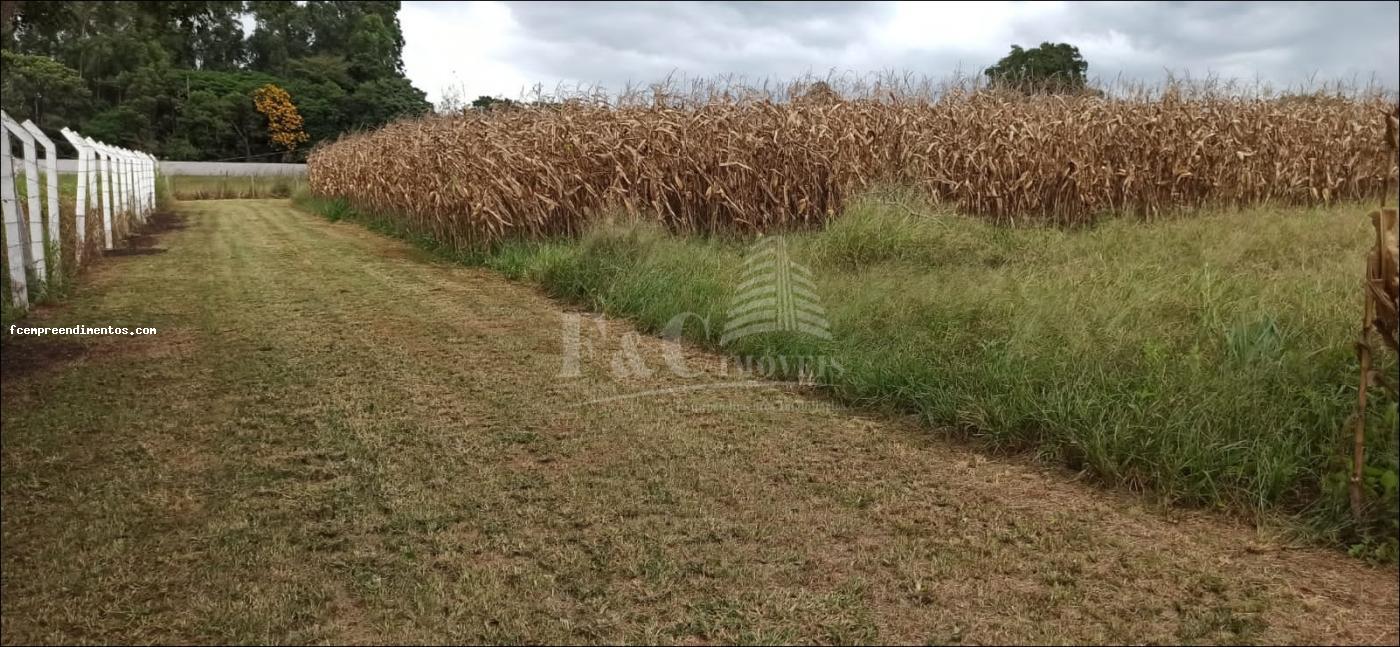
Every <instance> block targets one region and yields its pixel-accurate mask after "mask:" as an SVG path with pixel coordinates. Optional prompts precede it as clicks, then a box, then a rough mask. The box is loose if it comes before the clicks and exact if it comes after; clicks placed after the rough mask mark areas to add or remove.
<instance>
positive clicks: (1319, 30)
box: [405, 2, 1400, 94]
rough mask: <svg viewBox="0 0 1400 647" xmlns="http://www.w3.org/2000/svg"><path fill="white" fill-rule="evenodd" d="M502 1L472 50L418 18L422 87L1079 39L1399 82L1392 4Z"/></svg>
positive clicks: (938, 59) (991, 51) (1109, 62)
mask: <svg viewBox="0 0 1400 647" xmlns="http://www.w3.org/2000/svg"><path fill="white" fill-rule="evenodd" d="M406 4H407V5H410V8H412V9H414V10H415V11H413V12H412V14H413V15H415V16H417V17H418V18H416V20H424V21H426V20H437V21H439V22H441V21H450V20H451V19H452V16H453V15H454V14H453V13H452V12H454V11H457V12H460V11H461V10H460V9H451V8H447V7H445V5H450V4H451V3H443V4H436V3H429V4H419V3H406ZM495 11H497V12H498V13H499V14H501V15H505V16H508V20H507V22H508V25H507V26H508V29H502V30H500V33H489V34H487V35H489V36H491V37H492V38H493V40H500V43H498V44H494V45H492V46H491V48H490V49H489V51H486V52H484V53H483V52H482V51H479V48H478V50H473V51H472V52H471V53H470V55H467V54H465V53H464V52H462V51H461V49H462V47H463V46H462V45H456V47H457V50H456V51H454V50H453V47H454V45H453V44H452V43H450V42H449V43H423V42H415V39H414V31H415V26H414V24H413V23H410V22H406V23H405V33H406V36H407V39H408V47H409V52H407V53H406V58H410V57H408V56H407V54H414V55H413V56H412V57H411V59H412V60H411V61H410V62H412V61H423V63H416V64H411V65H410V69H409V73H410V75H411V76H414V78H415V80H418V75H423V76H425V77H431V78H425V79H424V83H423V87H424V89H426V90H429V91H430V92H434V91H436V90H438V89H439V88H438V86H436V85H434V83H435V82H439V79H440V78H441V75H440V74H439V73H438V72H437V70H435V69H433V65H434V64H433V61H435V60H451V61H454V63H453V65H454V67H453V69H454V70H456V69H457V67H456V66H457V65H460V66H461V68H462V69H463V70H464V71H463V72H462V73H461V75H460V78H461V79H462V80H463V82H464V83H466V84H467V85H471V86H472V89H473V90H474V91H475V90H476V89H477V87H480V88H481V89H482V90H483V91H486V92H492V93H504V94H513V93H515V92H517V91H518V89H519V84H520V83H522V82H526V83H533V82H541V83H544V84H545V85H546V86H548V85H552V84H554V83H556V82H565V83H568V84H574V83H579V84H594V83H597V84H601V85H603V86H604V87H606V88H608V89H611V90H617V89H621V87H622V86H623V85H625V84H626V83H628V82H629V81H630V82H633V83H643V84H644V83H649V82H653V81H657V80H660V79H662V78H664V77H666V76H667V75H670V74H672V73H677V74H680V75H682V76H685V77H691V78H694V77H710V76H725V75H730V76H737V77H742V78H745V79H751V80H752V79H764V78H768V79H786V78H790V77H793V76H798V75H802V74H808V73H811V74H816V75H825V74H827V73H828V72H830V71H836V72H838V73H852V74H863V73H871V72H882V71H890V70H893V71H899V72H911V73H914V74H918V75H925V76H929V77H932V78H935V79H939V78H945V77H948V76H951V75H952V74H953V73H954V72H955V71H960V72H962V73H963V74H976V73H978V71H979V70H980V69H981V68H983V67H985V66H987V65H989V64H991V63H994V62H995V61H996V60H997V59H998V58H999V57H1001V56H1002V55H1004V54H1005V53H1006V51H1007V50H1008V48H1009V47H1010V45H1011V44H1013V43H1016V44H1020V45H1023V46H1034V45H1037V44H1039V43H1040V42H1042V41H1066V42H1070V43H1073V44H1075V45H1077V46H1079V48H1080V50H1081V52H1082V53H1083V54H1084V56H1085V58H1086V60H1088V61H1089V65H1090V74H1091V75H1093V76H1097V77H1099V78H1100V79H1105V80H1113V79H1115V78H1124V79H1127V80H1139V81H1146V82H1155V81H1158V80H1161V79H1162V78H1163V77H1164V76H1165V74H1166V71H1167V70H1170V71H1172V72H1174V73H1177V74H1181V73H1186V74H1190V75H1191V76H1193V77H1197V78H1199V77H1203V76H1206V75H1212V74H1213V75H1216V76H1220V77H1226V78H1235V79H1239V80H1242V81H1254V80H1255V79H1259V80H1262V81H1265V82H1269V83H1271V84H1274V85H1275V86H1292V85H1296V84H1299V83H1303V82H1305V81H1306V80H1308V79H1309V78H1315V79H1317V80H1329V81H1330V80H1339V79H1345V80H1353V79H1354V80H1357V81H1360V82H1366V81H1368V80H1370V79H1372V77H1374V79H1375V80H1376V81H1378V82H1379V83H1380V84H1382V85H1385V86H1387V87H1390V88H1392V89H1394V88H1396V87H1400V37H1398V36H1397V24H1400V5H1397V3H1395V2H1351V3H1252V2H1251V3H1224V2H1221V3H1176V2H1173V3H1137V2H1134V3H1097V2H1095V3H1082V4H1080V3H1067V4H1059V5H1056V4H1049V3H1024V4H1023V3H1012V4H1007V3H936V4H935V3H928V4H922V3H921V4H916V5H905V6H901V5H899V4H898V3H888V2H881V3H843V2H814V3H808V2H764V3H729V2H666V3H607V2H559V3H544V2H519V3H506V4H505V7H504V8H499V9H497V10H495ZM405 15H409V12H405ZM420 29H424V30H429V29H430V28H429V27H420ZM437 29H445V27H442V26H439V27H437ZM439 40H441V39H439ZM415 48H440V51H438V50H433V51H431V52H429V51H426V50H422V49H419V50H417V52H416V53H415ZM454 54H455V55H454ZM483 57H484V59H487V60H483ZM478 63H479V65H478ZM473 67H483V68H485V67H489V68H490V69H491V70H493V72H492V74H493V76H492V79H495V78H500V79H508V80H510V81H511V82H514V83H515V84H516V86H515V87H499V88H498V87H495V86H496V85H502V86H504V85H505V81H501V82H499V83H497V82H496V81H494V80H482V79H485V77H483V76H482V74H477V75H475V77H474V76H473V74H472V73H471V70H472V69H473ZM434 75H436V76H434ZM454 78H456V77H454ZM473 83H475V85H473ZM493 84H494V85H493Z"/></svg>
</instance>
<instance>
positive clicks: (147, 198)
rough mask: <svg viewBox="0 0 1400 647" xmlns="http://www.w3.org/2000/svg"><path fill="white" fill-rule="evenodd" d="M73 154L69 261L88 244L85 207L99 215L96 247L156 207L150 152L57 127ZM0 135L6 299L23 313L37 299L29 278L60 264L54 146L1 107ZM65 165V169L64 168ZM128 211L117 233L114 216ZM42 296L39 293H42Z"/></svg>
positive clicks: (109, 244) (108, 244)
mask: <svg viewBox="0 0 1400 647" xmlns="http://www.w3.org/2000/svg"><path fill="white" fill-rule="evenodd" d="M60 132H61V133H62V134H63V138H64V139H66V140H68V143H69V144H70V145H72V147H73V150H74V151H76V152H77V155H78V159H77V165H76V170H77V175H78V177H77V186H76V195H75V196H74V203H73V221H72V223H73V228H74V231H73V242H74V243H75V244H76V245H77V247H76V248H75V249H74V250H73V257H72V260H73V262H74V264H75V265H77V264H81V262H82V260H83V251H84V249H85V247H86V243H87V226H88V223H87V218H88V215H89V207H91V209H92V210H93V212H94V213H98V214H100V215H99V217H100V218H101V221H102V244H103V247H104V248H105V249H109V250H110V249H113V248H114V246H115V245H116V243H117V237H118V235H129V234H131V233H132V230H133V229H134V228H136V227H137V226H139V225H142V224H145V223H146V222H147V221H148V220H149V219H150V217H151V215H152V214H154V213H155V210H156V171H157V168H158V165H159V161H158V160H157V159H156V158H155V156H153V155H150V154H148V153H145V152H142V151H134V150H129V149H126V148H122V147H119V146H111V145H108V144H104V143H102V142H99V141H96V140H94V139H92V138H91V137H83V136H82V135H80V134H78V133H77V132H74V131H73V130H70V129H68V128H63V129H62V130H61V131H60ZM11 138H14V139H18V140H19V141H20V143H21V145H22V146H21V148H22V151H23V158H22V159H16V155H15V151H14V147H13V146H12V143H13V142H12V140H11ZM0 139H3V140H4V141H3V144H4V146H3V151H0V152H3V156H0V160H2V161H3V170H0V202H3V211H4V227H5V229H4V231H5V249H4V252H5V257H6V261H7V263H6V265H5V266H6V267H7V268H8V271H9V274H10V285H11V290H10V294H8V295H0V298H8V299H9V300H10V302H11V303H13V304H14V305H15V307H16V308H18V309H21V310H27V309H28V308H29V305H30V303H31V302H32V300H33V299H34V298H35V297H34V295H33V294H32V291H33V290H34V289H36V288H35V287H34V285H32V283H33V281H35V280H37V281H41V282H42V281H45V280H49V279H52V278H53V277H51V276H50V274H53V275H54V276H57V275H58V273H59V270H60V269H64V268H61V267H60V265H61V264H62V262H63V258H64V257H63V244H64V241H63V236H62V226H63V225H62V213H61V212H62V210H63V209H64V206H63V204H62V201H61V200H60V199H59V190H60V189H59V181H58V169H59V160H58V147H57V146H56V145H55V144H54V141H53V139H52V138H50V137H49V136H48V135H47V134H45V133H44V131H43V130H42V129H41V128H39V126H37V125H36V124H34V122H32V121H29V120H25V121H24V122H23V123H20V122H16V121H15V120H14V119H12V118H11V117H10V115H8V114H6V113H5V112H4V111H0ZM36 146H42V147H43V149H44V166H43V169H44V176H45V181H44V182H43V187H42V193H43V197H42V198H41V197H40V193H41V188H40V182H39V156H38V149H37V148H36ZM69 168H71V167H69ZM21 172H22V173H23V174H24V180H25V189H26V191H25V200H24V202H25V203H27V207H26V205H22V204H21V201H20V200H19V187H18V186H17V184H16V180H17V178H18V177H19V173H21ZM122 215H125V216H126V220H125V222H126V228H125V230H122V231H118V230H117V226H116V225H117V219H118V217H119V216H122ZM40 296H42V293H41V294H40Z"/></svg>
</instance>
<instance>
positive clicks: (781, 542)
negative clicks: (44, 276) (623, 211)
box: [0, 201, 1400, 644]
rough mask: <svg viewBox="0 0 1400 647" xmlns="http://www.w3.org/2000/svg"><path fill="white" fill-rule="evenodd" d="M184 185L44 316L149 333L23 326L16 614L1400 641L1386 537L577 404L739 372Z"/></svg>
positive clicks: (789, 391)
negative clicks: (1339, 533) (1302, 529)
mask: <svg viewBox="0 0 1400 647" xmlns="http://www.w3.org/2000/svg"><path fill="white" fill-rule="evenodd" d="M181 209H182V212H183V215H184V216H185V217H186V218H187V220H186V223H185V226H184V227H183V228H180V229H176V230H174V231H171V232H169V233H167V234H164V235H163V237H162V238H161V239H160V240H159V241H158V243H157V245H158V246H159V247H161V248H164V249H166V250H167V251H165V252H164V253H158V254H149V255H138V256H125V257H118V258H111V259H108V260H106V261H105V262H104V263H102V264H101V265H99V266H97V268H96V269H95V270H94V271H92V272H90V273H89V274H88V275H86V276H85V277H84V279H83V284H82V285H81V286H80V287H79V289H78V290H77V294H75V295H74V296H73V297H72V298H71V299H70V300H68V301H67V302H65V303H63V304H60V305H57V306H50V307H46V308H43V309H41V310H39V311H38V312H36V313H34V314H33V315H32V316H31V317H29V318H28V319H27V320H26V321H25V323H26V324H30V325H70V324H87V325H117V326H138V325H139V326H155V327H157V328H159V330H160V333H159V335H157V336H154V337H143V338H125V337H123V338H116V337H100V338H98V337H94V338H77V337H64V338H59V337H47V338H41V339H36V338H9V339H6V340H5V347H4V357H5V359H4V364H3V366H4V375H3V381H2V382H0V384H3V399H2V402H3V417H4V424H3V477H0V483H3V506H2V507H0V509H3V542H4V551H3V568H4V570H3V580H2V583H3V639H4V642H6V643H22V642H104V641H118V642H182V641H193V642H225V641H232V642H345V641H348V642H370V641H373V642H393V641H405V642H477V641H487V642H504V641H525V642H572V641H580V642H608V641H626V642H653V641H654V642H668V643H669V642H687V643H689V642H697V641H699V642H729V641H743V642H749V641H754V642H841V641H882V642H948V641H957V640H961V641H969V642H981V643H991V642H1000V641H1018V642H1024V641H1034V642H1086V641H1087V642H1120V641H1127V642H1177V641H1187V642H1220V641H1227V642H1232V641H1252V642H1298V643H1303V642H1324V643H1327V642H1389V643H1392V644H1393V643H1394V642H1395V641H1396V640H1397V627H1396V613H1397V608H1398V607H1400V604H1398V603H1397V598H1398V597H1400V594H1398V593H1397V583H1396V577H1395V575H1396V573H1395V570H1394V568H1393V567H1390V568H1370V567H1367V566H1365V565H1363V564H1362V563H1360V562H1358V561H1356V560H1352V559H1349V558H1347V557H1345V556H1344V555H1342V554H1340V553H1336V552H1330V551H1325V550H1316V549H1308V548H1292V547H1288V546H1286V545H1283V544H1281V543H1279V542H1277V541H1274V540H1272V539H1270V538H1268V537H1262V536H1258V535H1256V534H1255V532H1254V531H1251V530H1248V529H1246V528H1244V527H1242V526H1239V525H1235V524H1232V523H1230V522H1227V521H1224V520H1221V519H1218V518H1216V517H1213V516H1210V515H1195V514H1188V513H1182V512H1179V511H1178V512H1170V513H1169V512H1164V511H1161V510H1156V509H1151V508H1147V507H1144V506H1143V505H1141V504H1140V502H1139V501H1138V500H1136V499H1134V498H1132V497H1130V496H1127V495H1119V494H1114V493H1111V492H1105V491H1102V490H1100V489H1097V488H1094V487H1092V486H1089V485H1085V484H1080V483H1076V482H1074V480H1073V474H1070V473H1068V472H1059V471H1053V470H1048V469H1045V468H1039V467H1035V466H1032V465H1030V464H1026V463H1020V462H1016V461H1009V460H1004V459H996V458H993V459H988V458H986V457H983V456H981V455H979V454H977V453H976V452H975V451H973V450H971V449H969V448H966V447H963V446H960V445H957V444H950V443H947V442H945V441H940V440H938V439H936V438H935V437H934V436H933V435H932V434H930V433H928V432H927V431H926V430H920V429H919V427H918V425H917V424H915V423H913V422H906V421H903V420H895V419H887V418H878V417H872V416H866V415H862V414H859V413H858V412H852V411H847V410H842V409H840V408H838V407H835V406H832V405H830V404H828V403H827V402H825V401H823V400H820V399H817V398H815V397H812V396H810V395H808V394H806V393H803V392H801V391H800V390H799V389H798V387H795V386H784V385H772V386H765V387H761V388H748V389H713V390H704V389H693V390H690V391H687V392H685V393H683V394H680V395H671V396H666V397H656V398H637V399H631V400H623V401H619V402H614V403H609V404H601V405H596V404H595V405H588V406H571V405H577V403H580V402H583V401H587V400H590V399H595V398H603V397H608V396H613V395H622V394H628V393H634V392H637V391H643V390H650V389H665V388H670V387H698V386H703V385H706V384H718V383H722V382H726V381H729V380H732V378H733V376H732V375H731V376H724V375H722V374H720V373H719V372H718V371H717V370H716V369H714V366H715V364H716V363H717V362H716V360H714V359H713V358H710V357H708V356H706V355H704V354H701V353H699V352H696V351H692V350H687V351H686V357H687V359H688V363H689V365H690V366H691V367H692V368H699V367H701V366H706V367H709V368H707V369H705V370H704V371H702V374H701V375H699V376H696V377H691V378H681V377H677V376H675V375H673V374H672V373H671V372H669V371H665V370H662V369H661V360H660V357H661V355H660V352H659V350H658V349H659V344H658V343H657V342H656V341H655V340H652V339H650V338H645V337H642V338H639V339H637V343H638V344H639V348H640V351H639V352H640V354H641V357H642V358H643V359H644V360H645V361H646V363H647V365H648V366H649V367H650V368H651V369H652V370H653V373H652V375H650V376H646V377H644V376H640V375H636V374H634V375H632V376H631V377H627V378H614V377H613V372H612V370H611V368H610V367H609V363H608V359H607V355H603V356H602V357H601V358H600V359H597V360H594V361H587V357H585V358H584V359H585V362H584V365H583V367H582V368H583V373H584V377H582V378H562V377H559V373H560V367H561V320H562V316H563V314H564V311H563V310H562V309H561V307H560V306H558V305H557V304H556V303H554V302H552V301H550V300H549V299H547V298H545V297H543V296H541V295H540V294H539V293H537V292H536V291H534V290H532V289H531V288H528V287H525V286H522V285H519V284H514V283H510V282H508V281H506V280H504V279H502V278H500V277H499V276H498V275H496V274H493V273H491V272H489V271H485V270H479V269H470V268H462V267H457V266H452V265H447V264H442V263H437V262H434V261H432V260H430V259H427V258H425V257H423V256H422V255H421V254H420V253H418V252H416V251H414V250H412V249H411V248H410V247H408V246H407V245H406V244H404V243H401V242H397V241H393V240H390V239H387V238H383V237H380V236H378V235H376V234H373V233H370V232H368V231H366V230H365V229H363V228H361V227H359V226H357V225H354V224H346V223H338V224H337V223H330V222H327V221H324V220H320V219H317V218H315V217H313V216H310V215H307V214H304V213H301V212H298V211H294V210H293V209H291V208H290V207H289V206H288V205H287V204H286V203H285V202H283V201H205V202H199V203H185V204H184V205H183V206H182V207H181ZM592 321H593V320H592V319H586V320H585V323H584V325H585V327H592V326H594V324H593V323H592ZM607 326H608V331H609V335H608V338H609V339H612V340H614V342H616V340H617V339H618V338H619V336H621V335H623V334H624V333H626V332H628V331H629V330H630V329H629V328H628V327H627V326H626V324H623V323H620V322H616V321H612V322H607ZM600 344H601V345H602V346H603V347H601V348H600V350H604V351H606V350H608V348H607V347H606V346H607V344H604V343H602V342H600Z"/></svg>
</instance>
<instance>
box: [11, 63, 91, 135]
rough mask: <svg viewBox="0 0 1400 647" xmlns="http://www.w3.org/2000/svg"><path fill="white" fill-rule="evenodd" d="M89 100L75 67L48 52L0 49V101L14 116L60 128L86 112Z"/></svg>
mask: <svg viewBox="0 0 1400 647" xmlns="http://www.w3.org/2000/svg"><path fill="white" fill-rule="evenodd" d="M91 101H92V94H91V93H90V92H88V89H87V86H86V85H85V84H84V83H83V79H82V77H80V76H78V71H77V70H74V69H73V68H71V67H68V66H67V65H64V64H62V63H60V62H58V61H56V60H54V59H52V58H49V57H48V56H26V55H24V54H15V53H12V52H8V51H0V105H3V106H4V108H5V112H7V113H9V114H10V116H12V117H14V118H15V119H18V120H21V121H23V120H25V119H32V120H34V123H36V124H39V125H40V126H42V127H45V128H61V127H63V126H66V125H68V124H70V123H74V122H75V121H76V120H77V119H79V118H81V117H82V116H83V115H85V114H87V113H88V110H89V108H90V105H91Z"/></svg>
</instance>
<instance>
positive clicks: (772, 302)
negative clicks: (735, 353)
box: [719, 236, 831, 345]
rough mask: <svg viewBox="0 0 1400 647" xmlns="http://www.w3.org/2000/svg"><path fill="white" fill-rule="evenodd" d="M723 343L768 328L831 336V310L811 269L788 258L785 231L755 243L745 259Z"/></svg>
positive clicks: (821, 337)
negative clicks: (825, 307) (826, 307)
mask: <svg viewBox="0 0 1400 647" xmlns="http://www.w3.org/2000/svg"><path fill="white" fill-rule="evenodd" d="M728 317H729V319H728V321H727V322H726V323H725V325H724V334H723V335H722V336H721V337H720V339H719V343H720V344H721V345H727V344H729V343H730V342H733V341H734V340H736V339H740V338H742V337H747V336H749V335H756V334H759V333H765V332H777V331H791V332H800V333H805V334H808V335H812V336H814V337H817V338H819V339H831V332H830V330H829V326H828V325H827V322H826V311H825V310H823V309H822V306H821V303H820V300H819V299H818V298H817V291H816V286H814V285H813V284H812V272H811V270H808V269H807V268H806V267H803V266H802V265H801V264H799V263H796V262H794V261H793V260H792V259H791V258H789V257H788V253H787V242H786V241H785V240H783V237H782V236H769V237H765V238H763V239H760V240H759V241H758V242H757V243H754V245H753V247H752V248H751V249H750V251H749V255H748V257H747V258H745V259H744V274H743V279H742V281H741V282H740V284H739V290H738V292H737V293H736V294H735V296H734V300H733V301H732V302H731V303H730V307H729V313H728Z"/></svg>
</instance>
